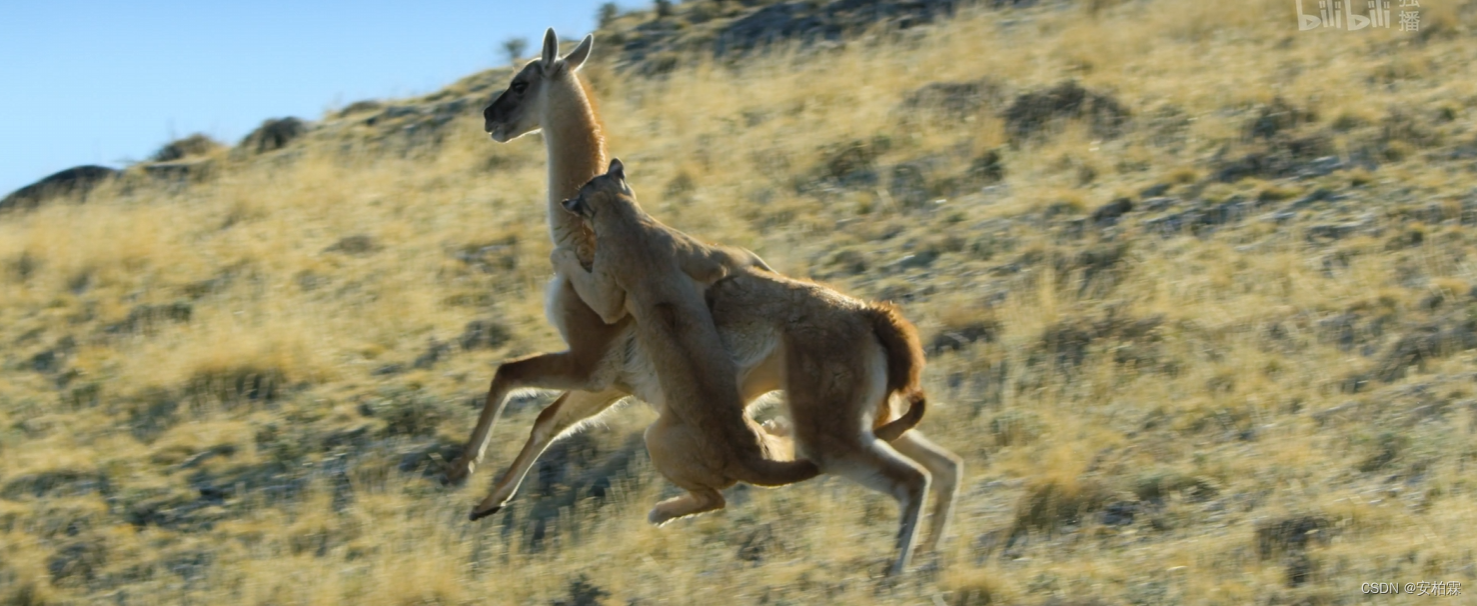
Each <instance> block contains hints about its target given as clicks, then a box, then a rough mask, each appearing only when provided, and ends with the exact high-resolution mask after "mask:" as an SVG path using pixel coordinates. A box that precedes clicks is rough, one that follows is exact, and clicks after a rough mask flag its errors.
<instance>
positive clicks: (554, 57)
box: [542, 27, 559, 69]
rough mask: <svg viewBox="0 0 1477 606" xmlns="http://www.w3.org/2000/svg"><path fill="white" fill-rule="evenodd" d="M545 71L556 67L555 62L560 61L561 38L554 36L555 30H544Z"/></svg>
mask: <svg viewBox="0 0 1477 606" xmlns="http://www.w3.org/2000/svg"><path fill="white" fill-rule="evenodd" d="M542 60H543V62H544V69H548V68H551V67H554V62H555V61H558V60H559V36H556V35H554V28H552V27H551V28H549V29H547V30H544V55H543V59H542Z"/></svg>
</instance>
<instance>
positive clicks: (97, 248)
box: [0, 0, 1477, 606]
mask: <svg viewBox="0 0 1477 606" xmlns="http://www.w3.org/2000/svg"><path fill="white" fill-rule="evenodd" d="M1288 4H1289V3H1287V2H1283V1H1280V0H1279V1H1271V0H1254V1H1252V2H1248V3H1240V4H1238V5H1237V8H1236V9H1235V10H1229V9H1228V8H1227V7H1226V6H1223V5H1221V4H1220V3H1203V2H1192V1H1190V0H1129V1H1121V2H1114V1H1111V0H1094V1H1091V2H1074V3H1059V2H1051V3H1041V5H1035V3H1030V2H979V3H966V2H947V3H945V2H934V1H916V2H896V3H887V4H885V6H888V7H902V8H894V9H887V10H892V11H893V12H887V11H886V10H882V9H878V10H877V11H874V12H870V13H869V12H867V11H866V9H867V7H868V6H870V5H869V4H868V3H858V2H854V1H853V0H832V1H831V2H769V3H746V2H739V1H736V0H733V1H729V2H686V3H682V4H678V5H675V6H673V7H672V10H673V12H674V14H673V15H670V16H666V17H662V18H657V17H656V15H654V14H652V13H650V12H638V13H631V14H626V15H619V16H617V17H616V18H614V19H612V20H610V21H609V22H608V24H607V25H606V26H605V28H604V29H602V30H601V31H599V32H596V34H595V35H596V43H595V51H594V54H595V60H594V61H595V62H594V64H592V65H589V66H587V67H586V68H585V70H584V74H585V76H586V78H587V79H588V81H589V83H590V85H591V88H592V90H593V91H594V93H595V95H596V97H597V98H598V100H599V107H600V111H601V114H602V117H603V119H604V122H605V126H606V131H607V135H608V140H609V142H610V148H611V149H612V150H613V152H614V153H615V154H616V155H618V156H619V157H620V158H621V159H622V160H623V161H624V162H625V163H626V166H627V172H628V175H629V176H630V178H631V181H632V184H633V186H634V187H635V188H636V191H637V192H638V195H639V196H640V199H641V200H642V202H643V204H644V205H645V206H646V208H647V210H648V211H650V212H651V213H652V214H654V215H656V216H658V217H659V218H661V219H662V220H663V221H665V222H667V223H669V224H671V225H674V226H676V227H679V228H681V229H683V230H686V231H688V232H690V233H693V234H696V235H700V236H703V237H705V238H707V239H711V240H716V241H721V242H725V243H728V244H733V245H738V246H744V247H748V248H751V249H753V250H755V251H757V252H759V253H760V254H762V255H763V256H764V258H765V259H766V260H767V261H768V262H769V263H770V264H771V265H774V266H775V267H776V269H778V270H780V271H782V272H785V273H788V274H791V275H795V276H802V277H809V278H813V279H816V280H820V281H823V282H825V283H827V284H830V285H833V286H835V287H836V288H838V289H841V290H844V291H846V292H849V293H853V294H856V295H859V296H865V297H869V298H875V299H889V300H893V301H896V302H898V303H899V304H901V305H902V306H903V308H904V310H905V313H906V315H907V316H908V317H909V318H910V319H912V320H913V321H914V322H915V323H916V324H917V325H918V326H919V328H920V330H921V331H922V332H923V335H924V338H925V345H926V346H927V348H928V351H929V367H928V369H927V371H926V373H925V385H926V387H927V389H928V390H929V392H930V408H929V411H928V416H927V417H926V418H925V419H924V421H923V423H922V425H921V427H920V429H921V430H922V431H925V432H927V433H928V435H929V436H930V438H931V439H933V440H934V441H936V442H938V443H940V444H942V445H944V446H946V447H948V448H949V449H951V450H953V451H955V452H957V453H959V454H960V455H962V456H964V457H965V458H966V468H965V473H966V476H965V480H964V488H963V489H962V491H961V496H960V501H959V505H958V510H957V511H958V513H957V518H956V520H955V522H954V526H953V531H952V536H951V537H950V538H949V539H948V540H947V541H946V543H945V547H944V549H943V551H942V553H940V554H938V555H937V556H936V557H929V556H924V557H920V558H919V559H918V561H917V563H916V564H915V571H914V572H912V573H911V574H909V575H906V576H905V577H903V578H900V579H885V578H882V577H881V576H880V572H881V571H882V570H884V569H885V567H886V566H887V564H888V563H889V562H890V558H891V557H892V555H893V554H892V553H891V551H890V545H891V536H892V534H893V532H894V531H895V529H896V523H897V520H896V517H897V512H896V508H895V506H894V505H893V502H892V500H891V499H890V498H888V497H886V496H885V495H881V494H878V493H874V492H871V491H868V490H866V489H863V488H861V487H859V486H856V485H854V484H852V483H849V482H846V481H843V480H840V479H835V478H824V477H823V478H820V479H817V480H813V481H810V482H806V483H803V484H800V485H797V486H793V487H788V488H784V489H780V490H751V489H745V488H737V489H734V490H732V491H730V493H729V507H728V509H727V510H725V511H723V512H721V513H718V514H715V515H710V516H704V517H700V518H696V519H692V520H683V521H679V522H676V523H673V524H672V525H669V526H667V527H664V528H660V529H656V528H651V527H649V526H648V525H647V524H646V522H645V513H646V510H647V509H648V508H649V507H650V505H651V503H653V502H655V501H656V500H658V499H659V498H662V497H664V496H669V495H670V494H672V491H673V488H672V487H671V486H670V485H668V484H667V483H666V482H665V481H663V480H662V479H661V478H660V477H659V476H658V475H657V474H656V473H655V472H654V471H653V470H652V469H651V468H650V465H649V463H648V462H647V459H646V454H645V450H644V448H643V446H642V445H641V441H640V431H641V429H642V428H643V427H644V426H645V425H646V424H647V423H649V422H650V421H651V419H652V414H651V412H650V411H649V410H648V409H647V408H646V407H643V406H626V407H624V408H622V409H619V410H617V411H615V412H613V413H612V414H609V415H606V416H605V417H603V418H602V419H601V422H600V423H599V424H597V425H596V426H595V427H592V428H590V429H588V430H586V431H584V432H582V433H580V434H577V435H575V436H573V437H571V438H568V439H566V440H564V441H561V442H560V443H558V444H556V445H555V446H554V447H553V448H551V449H550V450H549V451H548V452H547V453H545V455H544V458H543V459H542V461H541V463H540V465H539V467H538V468H537V472H536V473H534V474H531V475H530V477H529V480H528V481H527V482H526V483H525V484H524V486H523V488H522V491H521V492H520V494H519V496H518V498H517V499H516V500H515V501H514V503H513V505H512V506H511V507H510V508H509V509H508V510H507V511H504V512H501V513H498V514H497V515H495V516H493V517H491V518H488V519H486V520H483V521H481V522H478V523H469V522H467V521H466V514H467V512H468V511H469V509H470V508H471V506H472V505H473V504H474V503H476V501H477V500H478V499H480V498H481V497H482V496H483V494H485V491H486V490H487V487H488V486H490V484H491V482H492V481H493V478H494V477H495V475H496V474H497V473H498V472H500V471H501V468H502V466H503V465H506V464H507V462H508V461H510V460H511V458H512V456H513V455H514V453H515V452H516V450H517V448H518V447H519V446H521V444H522V441H523V439H524V438H525V437H526V435H527V432H528V430H529V428H530V427H531V426H532V423H533V420H534V418H535V417H536V415H537V414H538V411H539V410H540V408H541V406H542V405H543V404H545V403H547V402H548V401H549V399H550V397H551V395H552V394H529V395H526V396H522V397H520V398H518V399H517V400H516V401H515V402H514V403H513V404H512V405H511V406H510V409H509V411H508V413H507V414H506V415H505V416H504V418H503V420H502V421H501V422H500V423H499V425H498V427H497V429H496V431H495V433H494V435H493V441H492V446H491V447H490V448H489V452H488V457H487V462H486V463H485V464H484V466H483V467H482V468H480V469H479V470H478V471H477V474H476V475H475V476H474V477H473V478H472V480H471V481H470V482H469V484H468V486H466V487H465V488H461V489H450V488H444V487H442V486H441V485H440V483H439V482H438V481H437V475H438V474H439V473H440V470H441V465H442V464H443V463H444V461H446V460H448V459H450V458H451V457H454V456H456V454H457V453H458V452H459V451H460V447H461V445H462V443H463V441H464V440H465V439H466V437H467V433H468V432H469V431H470V428H471V427H472V425H473V423H474V421H475V418H476V412H477V409H476V408H474V407H476V406H480V400H481V397H482V395H483V393H484V391H485V389H486V387H487V382H488V381H489V380H490V378H491V376H492V371H493V368H494V366H495V364H496V363H497V362H499V361H500V360H504V359H507V358H510V357H513V356H517V355H523V354H527V353H532V352H537V351H550V350H557V349H560V348H561V346H562V342H561V341H560V338H559V336H558V333H557V332H556V331H555V330H554V329H553V328H552V327H551V326H550V325H549V324H548V322H547V321H546V320H545V319H544V315H543V296H542V295H543V287H544V284H545V282H546V281H547V279H548V278H549V276H550V275H551V273H552V272H551V270H550V267H549V265H548V261H547V259H548V256H549V247H550V245H549V243H548V235H547V229H546V227H545V222H544V204H543V196H544V190H545V175H546V173H545V170H546V166H545V161H544V155H543V153H544V152H543V148H542V146H541V144H540V143H539V141H538V140H537V139H536V138H532V137H526V138H524V139H519V140H517V141H513V142H511V143H508V144H497V143H494V142H492V141H490V140H488V138H487V136H486V135H485V134H484V133H483V132H482V119H481V116H480V114H479V112H480V109H481V107H482V106H483V105H484V104H486V103H487V102H488V101H489V100H490V98H491V97H492V95H494V94H496V93H497V91H499V90H500V89H501V87H502V86H504V84H505V82H506V79H507V78H508V72H507V70H506V69H502V70H490V71H487V72H483V73H480V74H473V75H469V76H468V77H467V78H464V79H463V80H461V81H459V82H456V83H453V84H452V85H450V86H448V87H447V88H446V89H445V90H443V91H439V92H437V93H435V94H432V95H427V96H424V97H419V98H415V99H394V100H375V101H365V102H360V103H355V104H352V105H350V106H348V107H345V108H343V109H341V110H336V111H334V112H331V113H329V114H326V115H324V116H321V117H319V118H318V119H316V120H311V121H298V120H295V119H294V120H281V121H273V122H270V123H269V124H266V125H264V128H263V129H262V130H261V131H259V132H258V133H254V134H253V135H252V136H251V137H248V138H247V140H245V141H243V142H240V143H238V144H236V145H234V146H229V147H228V146H223V145H219V144H215V143H213V142H209V141H201V140H193V141H190V140H187V141H182V142H177V144H172V145H171V146H169V147H166V148H165V149H163V150H160V154H158V155H157V156H156V157H155V159H153V160H151V161H148V162H143V163H140V164H139V165H137V166H133V167H130V168H128V169H127V170H125V171H123V172H122V173H121V174H119V175H116V176H106V175H104V176H102V177H101V178H99V179H94V180H91V181H90V182H89V184H88V186H87V187H82V188H73V189H65V188H64V189H57V190H54V191H48V192H44V193H45V195H39V194H36V195H32V194H27V195H26V196H22V197H15V198H8V199H7V200H10V201H11V204H0V207H4V208H3V209H0V343H3V344H5V346H4V347H3V348H0V603H15V604H50V603H62V604H70V603H79V604H80V603H94V602H111V603H118V604H155V603H194V602H209V603H241V604H338V603H356V604H397V605H399V604H474V603H494V604H504V603H505V604H568V605H573V604H586V605H587V604H654V603H671V604H685V603H694V602H693V600H694V599H696V598H695V596H702V597H703V599H704V601H705V602H706V601H712V602H715V603H745V604H748V603H757V604H824V603H843V604H869V603H882V604H893V603H897V604H919V603H925V604H928V603H932V604H939V603H942V604H951V605H955V604H957V605H959V606H978V605H983V604H1028V605H1037V604H1040V605H1046V604H1051V605H1055V606H1068V605H1074V606H1086V605H1099V604H1114V605H1117V604H1132V605H1135V606H1139V605H1156V604H1207V605H1209V604H1224V605H1242V604H1310V605H1311V604H1353V603H1365V602H1371V603H1372V602H1374V601H1378V602H1379V603H1381V604H1384V603H1389V604H1407V603H1428V602H1434V601H1441V602H1442V603H1452V604H1455V603H1462V600H1464V599H1467V598H1462V597H1455V598H1452V597H1446V598H1431V597H1427V596H1412V595H1407V594H1402V595H1389V596H1376V597H1370V596H1366V595H1364V594H1363V593H1361V591H1360V584H1361V583H1367V582H1372V581H1373V582H1379V581H1384V582H1399V583H1401V584H1404V583H1406V582H1411V583H1415V582H1420V581H1431V582H1437V581H1459V582H1463V583H1470V582H1477V581H1474V579H1477V560H1474V557H1477V556H1474V554H1477V542H1474V541H1473V539H1471V538H1469V537H1467V536H1466V533H1465V532H1464V531H1465V529H1468V528H1472V527H1474V526H1477V502H1474V495H1477V481H1474V480H1477V479H1474V476H1473V473H1474V472H1473V470H1472V469H1468V468H1467V467H1466V466H1467V465H1468V464H1474V463H1477V447H1474V440H1473V434H1474V432H1477V367H1474V362H1477V266H1474V263H1473V262H1474V259H1477V257H1474V253H1477V227H1474V226H1477V180H1474V174H1477V130H1474V128H1473V127H1474V120H1477V67H1474V66H1477V44H1474V39H1473V33H1474V31H1477V30H1474V29H1473V28H1474V27H1477V2H1469V1H1468V2H1458V1H1456V0H1452V1H1451V2H1427V3H1425V4H1426V6H1424V7H1422V8H1421V14H1422V23H1421V29H1420V31H1419V32H1404V31H1399V30H1398V29H1397V28H1393V27H1392V28H1388V29H1385V28H1370V29H1368V30H1365V31H1353V32H1351V31H1337V30H1331V29H1330V30H1315V31H1299V30H1298V27H1297V18H1296V15H1295V14H1294V13H1293V11H1292V10H1291V9H1290V7H1289V6H1288ZM775 7H780V8H775ZM699 13H701V14H699ZM746 28H747V29H746ZM735 32H738V33H735ZM745 32H749V33H745ZM753 32H757V33H753ZM538 33H539V32H529V33H528V35H529V36H530V37H533V36H535V35H537V34H538ZM562 33H563V34H564V35H566V36H572V35H575V34H577V32H562ZM746 36H747V37H746ZM739 41H746V42H745V43H744V44H740V43H739ZM748 42H752V44H748ZM766 44H768V45H769V46H765V45H766ZM84 172H86V171H84ZM37 191H40V190H32V192H33V193H34V192H37ZM782 411H783V407H780V406H775V407H770V408H769V409H767V410H766V412H765V413H763V414H764V415H766V416H767V415H772V414H777V413H781V412H782ZM1472 591H1477V587H1468V586H1464V587H1463V588H1462V589H1461V592H1462V593H1463V594H1469V593H1471V592H1472Z"/></svg>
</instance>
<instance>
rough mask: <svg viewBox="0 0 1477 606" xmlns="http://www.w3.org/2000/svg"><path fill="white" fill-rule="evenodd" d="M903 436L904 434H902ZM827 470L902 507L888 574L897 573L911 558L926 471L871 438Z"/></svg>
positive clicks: (926, 496) (922, 498)
mask: <svg viewBox="0 0 1477 606" xmlns="http://www.w3.org/2000/svg"><path fill="white" fill-rule="evenodd" d="M905 435H906V434H905ZM826 472H827V473H835V474H838V475H841V476H845V477H847V478H850V479H852V480H855V481H856V482H858V483H860V484H862V485H863V486H866V487H868V488H871V489H873V490H876V491H879V492H883V493H886V494H889V495H892V498H894V499H897V502H898V507H899V508H901V509H902V512H901V513H902V516H901V523H900V524H899V526H898V534H897V550H898V556H897V560H896V561H895V562H894V563H893V565H892V570H891V574H900V573H902V572H903V570H904V569H906V568H907V567H908V562H909V561H910V560H911V559H912V557H913V545H914V543H915V538H916V536H917V533H918V524H919V521H920V519H921V518H922V516H923V501H924V500H925V499H927V498H928V484H929V478H928V472H927V471H924V470H923V468H922V467H920V466H919V465H918V464H917V463H914V462H913V461H912V460H911V459H908V458H907V457H904V456H902V455H900V454H898V453H897V451H895V450H893V449H892V447H891V446H888V445H887V443H886V442H883V441H882V440H875V439H874V440H871V444H870V445H866V446H863V447H862V448H859V449H857V450H855V451H853V452H851V453H848V454H846V455H844V456H843V457H841V458H840V460H836V461H834V462H833V463H830V464H828V465H827V466H826Z"/></svg>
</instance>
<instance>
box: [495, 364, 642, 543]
mask: <svg viewBox="0 0 1477 606" xmlns="http://www.w3.org/2000/svg"><path fill="white" fill-rule="evenodd" d="M625 395H626V394H625V392H622V391H619V390H615V389H608V390H605V391H601V392H588V391H571V392H568V393H565V394H564V395H562V396H559V399H558V400H555V401H554V403H553V404H550V405H549V406H548V407H547V408H544V410H543V412H541V413H539V416H538V420H537V421H535V422H534V424H533V431H531V432H529V434H528V441H526V442H524V443H523V450H521V451H519V453H518V457H517V458H515V459H513V464H512V466H510V467H508V471H507V473H504V474H503V476H502V477H501V478H499V479H498V481H497V484H496V485H494V486H493V487H492V493H491V494H489V495H487V498H486V499H483V500H482V502H481V503H479V504H478V505H477V507H476V509H473V510H472V515H471V518H472V519H473V520H478V519H481V518H484V517H487V516H490V515H492V514H494V513H497V512H498V510H499V509H502V508H503V506H504V505H506V504H507V503H508V501H510V500H512V498H513V495H514V494H515V493H517V492H518V486H519V485H520V484H522V483H523V478H524V477H526V476H527V475H528V472H529V470H531V469H533V464H534V463H535V462H536V461H538V458H539V455H541V454H543V453H544V450H546V449H548V448H549V445H550V444H553V443H554V441H555V440H558V439H559V437H560V436H562V435H563V434H564V433H565V432H567V431H569V429H570V428H572V427H574V426H576V425H579V424H580V423H581V422H583V421H585V420H587V419H590V418H592V417H594V416H596V415H598V414H600V413H601V412H604V411H605V409H607V408H610V405H612V404H615V403H616V401H618V400H620V399H621V398H622V397H624V396H625Z"/></svg>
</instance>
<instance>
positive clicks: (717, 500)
mask: <svg viewBox="0 0 1477 606" xmlns="http://www.w3.org/2000/svg"><path fill="white" fill-rule="evenodd" d="M725 504H726V501H724V500H723V493H721V492H718V491H716V490H713V489H711V488H705V489H702V490H694V491H689V492H688V493H687V494H685V495H682V496H680V497H673V498H670V499H667V500H665V501H662V502H660V503H657V504H656V506H655V507H652V508H651V513H649V514H647V515H646V519H647V521H649V522H651V523H652V524H655V525H657V526H661V525H663V524H666V523H667V522H670V521H672V520H675V519H677V518H681V517H686V516H691V515H697V514H700V513H706V512H709V511H715V510H718V509H723V506H724V505H725Z"/></svg>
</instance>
